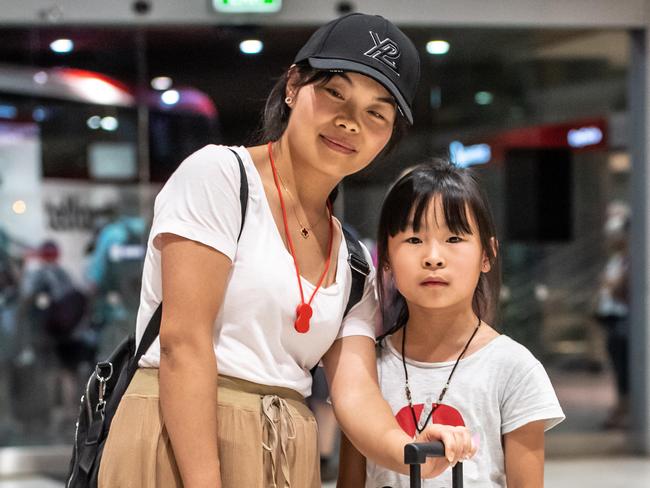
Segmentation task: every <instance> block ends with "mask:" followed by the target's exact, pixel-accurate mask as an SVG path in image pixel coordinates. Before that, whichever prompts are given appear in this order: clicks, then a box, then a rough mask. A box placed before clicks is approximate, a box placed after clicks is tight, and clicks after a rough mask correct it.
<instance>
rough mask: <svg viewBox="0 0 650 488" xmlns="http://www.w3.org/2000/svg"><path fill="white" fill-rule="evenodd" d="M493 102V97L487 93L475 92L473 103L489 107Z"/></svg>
mask: <svg viewBox="0 0 650 488" xmlns="http://www.w3.org/2000/svg"><path fill="white" fill-rule="evenodd" d="M492 100H494V95H492V93H490V92H488V91H480V92H476V94H475V95H474V101H475V102H476V103H478V104H479V105H490V104H491V103H492Z"/></svg>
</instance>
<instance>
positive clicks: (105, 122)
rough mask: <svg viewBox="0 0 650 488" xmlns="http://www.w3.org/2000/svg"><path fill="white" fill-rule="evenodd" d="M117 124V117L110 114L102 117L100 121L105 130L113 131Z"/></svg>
mask: <svg viewBox="0 0 650 488" xmlns="http://www.w3.org/2000/svg"><path fill="white" fill-rule="evenodd" d="M119 125H120V124H119V123H118V121H117V119H116V118H115V117H111V116H108V117H104V118H102V121H101V126H102V129H104V130H107V131H109V132H113V131H115V130H117V128H118V127H119Z"/></svg>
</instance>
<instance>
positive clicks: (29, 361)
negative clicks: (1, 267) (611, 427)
mask: <svg viewBox="0 0 650 488" xmlns="http://www.w3.org/2000/svg"><path fill="white" fill-rule="evenodd" d="M59 257H60V250H59V246H58V245H57V244H56V242H54V241H52V240H46V241H44V242H43V243H42V244H41V245H40V246H39V247H38V249H37V250H36V252H34V253H33V254H32V255H31V256H28V258H27V259H26V261H25V267H24V270H23V273H22V277H21V282H20V293H19V308H18V315H17V343H18V349H17V355H16V356H15V359H14V364H13V368H12V401H13V405H14V415H15V416H16V417H17V418H18V420H19V421H21V422H22V423H23V428H25V429H27V431H29V430H34V431H38V430H40V431H41V433H43V431H44V430H47V431H48V432H49V433H51V434H53V435H57V434H58V433H62V432H60V430H61V429H62V428H63V429H65V424H66V422H67V423H68V424H69V426H68V427H70V428H71V427H72V425H73V424H72V419H73V418H74V412H75V409H76V404H77V400H78V397H77V394H78V392H79V390H80V386H81V385H80V381H79V379H78V377H79V375H78V373H79V367H80V365H81V363H83V362H89V361H91V360H92V359H93V356H94V348H93V346H92V345H91V344H88V343H86V342H85V341H84V340H83V339H81V338H80V336H79V327H80V325H81V324H82V319H83V317H84V314H85V311H86V297H85V295H84V294H83V293H82V292H80V291H79V290H78V289H77V288H76V286H75V285H74V283H73V281H72V279H71V277H70V275H69V274H68V273H67V272H66V271H65V270H64V269H63V268H62V267H61V265H60V264H59ZM85 369H87V368H85ZM35 414H38V415H35ZM48 427H49V428H48Z"/></svg>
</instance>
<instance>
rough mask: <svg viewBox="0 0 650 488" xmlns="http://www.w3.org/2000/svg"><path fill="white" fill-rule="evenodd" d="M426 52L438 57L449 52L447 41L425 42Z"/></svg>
mask: <svg viewBox="0 0 650 488" xmlns="http://www.w3.org/2000/svg"><path fill="white" fill-rule="evenodd" d="M427 52H428V53H429V54H436V55H438V56H440V55H442V54H447V53H448V52H449V43H448V42H447V41H441V40H436V41H429V42H427Z"/></svg>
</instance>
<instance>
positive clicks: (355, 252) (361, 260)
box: [343, 226, 370, 317]
mask: <svg viewBox="0 0 650 488" xmlns="http://www.w3.org/2000/svg"><path fill="white" fill-rule="evenodd" d="M343 236H344V237H345V243H346V244H347V246H348V264H349V265H350V270H351V271H352V286H350V297H349V298H348V304H347V306H346V307H345V312H344V313H343V316H344V317H345V316H346V315H347V314H348V312H349V311H350V310H351V309H352V307H354V306H355V305H356V304H357V303H359V300H361V297H362V296H363V288H364V285H365V283H366V277H367V276H368V275H369V274H370V266H369V265H368V262H367V261H366V256H365V254H364V253H363V249H361V243H359V241H358V240H356V239H355V238H354V236H353V235H352V234H351V233H350V231H349V230H348V229H346V228H345V226H343Z"/></svg>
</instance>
